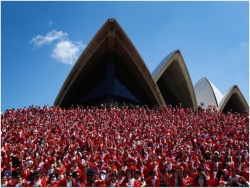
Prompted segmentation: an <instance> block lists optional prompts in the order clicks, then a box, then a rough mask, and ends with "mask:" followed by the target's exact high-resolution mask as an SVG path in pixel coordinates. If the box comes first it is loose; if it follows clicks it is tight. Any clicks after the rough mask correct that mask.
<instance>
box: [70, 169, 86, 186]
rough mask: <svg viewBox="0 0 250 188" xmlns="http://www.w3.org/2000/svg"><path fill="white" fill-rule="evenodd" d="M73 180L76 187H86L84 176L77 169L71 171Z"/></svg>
mask: <svg viewBox="0 0 250 188" xmlns="http://www.w3.org/2000/svg"><path fill="white" fill-rule="evenodd" d="M72 176H73V181H74V182H75V184H76V186H77V187H86V186H87V185H86V183H87V182H86V178H84V176H81V175H80V174H79V173H78V172H77V171H75V172H73V173H72Z"/></svg>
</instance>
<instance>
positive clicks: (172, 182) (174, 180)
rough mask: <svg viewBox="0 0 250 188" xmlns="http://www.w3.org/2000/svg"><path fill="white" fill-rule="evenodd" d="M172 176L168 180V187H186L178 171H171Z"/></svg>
mask: <svg viewBox="0 0 250 188" xmlns="http://www.w3.org/2000/svg"><path fill="white" fill-rule="evenodd" d="M172 174H173V176H172V177H171V178H169V186H170V187H185V186H186V184H185V181H184V180H183V178H182V176H181V173H180V172H179V171H178V170H176V169H173V170H172Z"/></svg>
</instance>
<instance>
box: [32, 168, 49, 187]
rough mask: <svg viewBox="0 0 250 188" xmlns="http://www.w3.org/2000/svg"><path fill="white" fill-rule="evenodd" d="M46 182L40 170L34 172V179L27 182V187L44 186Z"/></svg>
mask: <svg viewBox="0 0 250 188" xmlns="http://www.w3.org/2000/svg"><path fill="white" fill-rule="evenodd" d="M46 185H47V183H46V180H45V179H44V177H42V175H41V173H40V172H35V174H34V179H33V180H32V181H31V182H30V183H29V187H46Z"/></svg>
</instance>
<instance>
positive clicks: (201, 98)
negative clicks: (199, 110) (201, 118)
mask: <svg viewBox="0 0 250 188" xmlns="http://www.w3.org/2000/svg"><path fill="white" fill-rule="evenodd" d="M194 91H195V96H196V100H197V104H198V105H200V106H202V107H205V108H206V107H208V106H209V105H212V106H215V107H216V108H217V107H218V105H219V103H220V101H221V100H222V98H223V95H222V93H221V92H220V91H219V90H218V89H217V88H216V87H215V86H214V85H213V84H212V83H211V82H210V81H209V80H208V79H207V78H205V77H203V78H200V79H199V81H198V82H197V83H196V84H195V86H194Z"/></svg>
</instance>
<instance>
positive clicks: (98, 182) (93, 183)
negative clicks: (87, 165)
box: [87, 173, 106, 187]
mask: <svg viewBox="0 0 250 188" xmlns="http://www.w3.org/2000/svg"><path fill="white" fill-rule="evenodd" d="M105 185H106V184H105V181H103V180H102V179H100V178H99V177H98V174H97V173H94V174H93V175H92V177H91V179H90V181H89V182H88V184H87V187H104V186H105Z"/></svg>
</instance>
